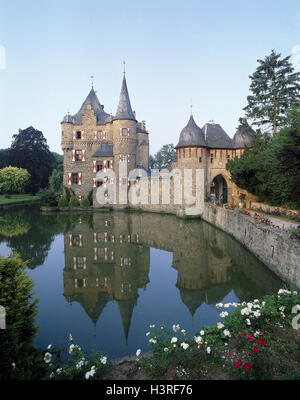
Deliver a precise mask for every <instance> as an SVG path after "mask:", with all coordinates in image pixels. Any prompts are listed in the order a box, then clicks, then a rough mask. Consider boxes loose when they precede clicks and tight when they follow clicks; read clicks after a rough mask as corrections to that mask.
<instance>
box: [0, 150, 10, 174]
mask: <svg viewBox="0 0 300 400" xmlns="http://www.w3.org/2000/svg"><path fill="white" fill-rule="evenodd" d="M8 154H9V149H0V169H2V168H4V167H8V160H7V159H8Z"/></svg>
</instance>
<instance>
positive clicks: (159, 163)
mask: <svg viewBox="0 0 300 400" xmlns="http://www.w3.org/2000/svg"><path fill="white" fill-rule="evenodd" d="M173 161H176V151H175V148H174V145H173V144H172V143H171V144H165V145H164V146H163V147H162V148H161V149H160V150H159V151H158V152H157V153H156V154H155V155H154V156H153V157H152V156H150V167H151V168H158V169H162V168H168V167H170V166H171V164H172V162H173Z"/></svg>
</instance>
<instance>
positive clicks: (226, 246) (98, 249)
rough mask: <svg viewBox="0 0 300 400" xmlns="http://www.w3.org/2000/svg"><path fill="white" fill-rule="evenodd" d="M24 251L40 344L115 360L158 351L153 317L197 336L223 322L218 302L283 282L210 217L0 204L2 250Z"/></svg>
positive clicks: (270, 289)
mask: <svg viewBox="0 0 300 400" xmlns="http://www.w3.org/2000/svg"><path fill="white" fill-rule="evenodd" d="M11 251H17V252H18V253H19V254H20V255H21V257H22V258H23V259H26V260H29V266H28V274H29V275H30V276H31V277H32V278H33V280H34V282H35V293H36V296H37V298H38V299H39V313H38V316H37V323H38V325H39V326H40V329H39V333H38V336H37V339H36V345H37V346H41V347H44V348H45V347H46V346H47V345H48V344H50V343H51V344H52V345H53V346H60V347H65V345H66V337H67V336H68V334H69V333H72V336H73V341H74V343H78V344H79V345H80V346H81V347H82V349H84V350H85V351H88V352H89V351H91V350H93V349H96V348H98V349H101V350H103V351H104V352H106V353H108V355H109V357H110V358H115V357H121V356H124V355H127V354H132V353H135V352H136V350H137V349H138V348H141V349H142V350H143V351H147V350H149V349H150V347H149V345H148V344H147V338H146V336H145V333H146V332H147V331H148V330H149V325H150V324H156V326H159V325H160V324H162V323H165V324H167V325H173V324H174V323H175V324H177V323H179V324H180V326H181V327H182V328H185V329H186V331H187V333H188V334H189V335H190V336H191V335H193V334H194V333H196V332H197V331H199V330H200V328H201V327H202V326H203V325H211V324H214V323H216V322H217V321H221V318H220V316H219V313H218V311H217V308H216V307H215V304H216V303H218V302H239V301H244V300H250V299H254V298H258V297H260V296H262V295H265V294H269V293H273V292H275V291H277V290H278V289H279V288H280V287H282V281H281V280H280V279H279V278H278V277H277V276H276V275H275V274H273V273H272V272H271V271H269V270H268V269H267V268H266V267H265V266H264V265H263V264H262V263H260V262H259V260H257V258H256V257H254V256H253V255H252V254H251V253H249V252H248V251H247V250H246V249H244V248H243V247H242V246H241V245H240V244H239V243H238V242H236V241H235V240H234V239H232V238H231V237H230V236H228V235H226V234H225V233H223V232H221V231H219V230H218V229H216V228H214V227H212V226H210V225H209V224H207V223H205V222H202V221H183V220H179V219H177V218H176V217H174V216H168V215H159V214H150V213H122V212H114V213H108V212H107V213H106V212H105V213H104V212H97V213H96V212H95V213H91V214H80V213H76V214H62V213H61V214H56V213H55V214H47V215H45V214H41V213H40V212H39V209H38V208H37V207H36V206H33V207H32V206H30V207H29V206H28V207H23V208H10V209H5V210H1V211H0V254H1V255H2V256H7V255H8V254H9V253H10V252H11Z"/></svg>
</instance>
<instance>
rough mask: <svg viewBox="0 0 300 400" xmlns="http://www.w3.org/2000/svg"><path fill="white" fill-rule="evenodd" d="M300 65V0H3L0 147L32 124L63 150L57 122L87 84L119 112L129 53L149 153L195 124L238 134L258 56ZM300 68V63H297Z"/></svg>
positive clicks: (74, 107) (134, 101)
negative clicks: (279, 57) (286, 59)
mask: <svg viewBox="0 0 300 400" xmlns="http://www.w3.org/2000/svg"><path fill="white" fill-rule="evenodd" d="M272 49H275V50H276V52H278V53H281V54H282V56H287V55H290V54H292V53H293V59H292V60H293V62H295V66H296V67H297V68H299V64H300V2H299V0H251V1H246V0H210V1H208V0H207V1H203V0H184V1H182V0H176V1H175V0H172V1H171V0H151V1H149V0H148V1H144V0H127V1H125V0H123V1H121V0H109V1H108V0H107V1H102V0H26V1H25V0H9V1H8V0H0V130H1V134H0V148H7V147H9V146H10V145H11V141H12V135H13V134H16V133H18V130H19V129H25V128H27V127H28V126H33V127H34V128H36V129H38V130H41V131H42V132H43V134H44V136H45V137H46V139H47V142H48V144H49V146H50V150H51V151H56V152H58V153H62V151H61V149H60V137H61V125H60V122H61V121H62V118H63V116H64V115H66V114H67V112H68V111H69V112H70V114H72V115H73V114H75V113H76V112H77V111H78V110H79V108H80V106H81V104H82V103H83V101H84V100H85V98H86V96H87V95H88V93H89V91H90V88H91V78H90V77H91V76H92V75H93V76H94V88H95V90H97V95H98V97H99V100H100V102H101V104H104V107H105V108H104V109H105V111H106V112H108V113H110V112H112V114H115V113H116V109H117V105H118V99H119V94H120V89H121V82H122V76H123V61H125V62H126V79H127V86H128V90H129V95H130V100H131V105H132V109H133V110H135V111H136V116H137V119H138V120H139V121H141V120H145V121H146V127H147V129H148V131H149V134H150V136H149V139H150V152H151V154H154V153H155V152H156V151H158V150H159V149H160V148H161V147H162V146H163V145H164V144H167V143H173V144H174V145H176V144H177V142H178V138H179V134H180V132H181V130H182V129H183V127H184V126H185V125H186V124H187V121H188V119H189V116H190V112H191V109H190V105H191V104H192V105H193V115H194V119H195V121H196V123H197V124H198V125H199V126H200V127H202V126H203V125H204V124H205V123H206V122H208V121H209V120H214V121H215V122H216V123H219V124H220V125H221V126H222V127H223V129H224V130H225V131H226V132H227V133H228V135H229V136H230V137H233V135H234V133H235V131H236V127H237V123H238V119H239V117H241V116H244V112H243V107H245V105H246V99H247V95H248V94H249V85H250V79H249V75H251V74H252V73H253V72H254V71H255V69H256V67H257V66H258V64H257V59H263V58H264V57H265V56H266V55H268V54H270V52H271V50H272ZM299 70H300V68H299Z"/></svg>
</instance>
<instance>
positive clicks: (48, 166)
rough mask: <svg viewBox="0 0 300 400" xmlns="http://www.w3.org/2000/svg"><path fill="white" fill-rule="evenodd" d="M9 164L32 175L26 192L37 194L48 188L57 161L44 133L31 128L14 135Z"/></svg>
mask: <svg viewBox="0 0 300 400" xmlns="http://www.w3.org/2000/svg"><path fill="white" fill-rule="evenodd" d="M8 162H9V164H10V165H13V166H15V167H21V168H25V169H26V170H27V171H28V172H29V173H30V176H31V180H30V184H28V185H27V189H26V190H27V192H29V193H32V194H35V193H37V192H38V190H39V189H40V188H46V187H47V186H48V181H49V176H50V174H51V171H52V169H53V165H54V164H55V159H54V156H53V154H52V153H51V152H50V150H49V147H48V145H47V140H46V139H45V137H44V135H43V133H42V132H41V131H38V130H36V129H34V128H33V127H32V126H30V127H29V128H27V129H24V130H21V129H19V133H18V134H17V135H13V142H12V145H11V147H10V150H9V155H8Z"/></svg>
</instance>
